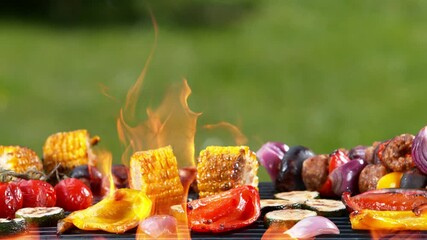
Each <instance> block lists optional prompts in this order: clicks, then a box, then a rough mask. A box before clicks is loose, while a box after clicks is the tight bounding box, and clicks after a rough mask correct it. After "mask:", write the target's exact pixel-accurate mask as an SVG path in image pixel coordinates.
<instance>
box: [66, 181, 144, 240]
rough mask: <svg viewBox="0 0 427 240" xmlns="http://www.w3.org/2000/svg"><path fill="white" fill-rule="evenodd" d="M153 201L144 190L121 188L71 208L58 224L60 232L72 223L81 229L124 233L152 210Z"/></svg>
mask: <svg viewBox="0 0 427 240" xmlns="http://www.w3.org/2000/svg"><path fill="white" fill-rule="evenodd" d="M151 207H152V202H151V200H150V199H149V198H148V197H147V196H146V195H145V193H144V192H142V191H139V190H134V189H127V188H122V189H118V190H116V191H115V192H114V193H113V194H112V195H109V196H108V197H106V198H104V199H103V200H101V201H100V202H98V203H97V204H95V205H92V206H90V207H89V208H86V209H84V210H79V211H75V212H72V213H71V214H70V215H68V216H67V217H66V218H64V219H63V220H62V223H60V224H58V233H62V232H64V231H66V230H67V229H68V228H69V227H71V226H72V225H74V226H76V227H77V228H79V229H82V230H103V231H106V232H110V233H124V232H126V231H127V230H129V229H132V228H135V227H136V226H138V224H139V222H140V221H142V220H144V219H145V218H147V217H148V216H149V215H150V213H151Z"/></svg>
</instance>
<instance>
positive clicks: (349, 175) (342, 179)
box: [329, 159, 367, 196]
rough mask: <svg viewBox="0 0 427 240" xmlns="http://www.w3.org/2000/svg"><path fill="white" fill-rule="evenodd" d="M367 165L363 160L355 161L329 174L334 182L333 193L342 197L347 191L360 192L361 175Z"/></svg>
mask: <svg viewBox="0 0 427 240" xmlns="http://www.w3.org/2000/svg"><path fill="white" fill-rule="evenodd" d="M366 165H367V162H366V161H364V160H363V159H354V160H351V161H350V162H348V163H346V164H344V165H342V166H340V167H338V168H336V169H334V170H333V171H332V173H330V174H329V178H330V179H331V181H332V191H333V192H334V193H335V194H336V195H337V196H341V194H343V192H346V191H350V192H352V193H355V192H358V179H359V175H360V172H362V170H363V168H364V167H365V166H366Z"/></svg>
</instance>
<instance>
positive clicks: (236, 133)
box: [203, 122, 248, 145]
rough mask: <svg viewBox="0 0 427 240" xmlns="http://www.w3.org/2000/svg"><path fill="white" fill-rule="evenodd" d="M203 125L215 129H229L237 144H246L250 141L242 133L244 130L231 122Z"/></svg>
mask: <svg viewBox="0 0 427 240" xmlns="http://www.w3.org/2000/svg"><path fill="white" fill-rule="evenodd" d="M203 127H204V128H205V129H208V130H214V129H225V130H227V131H228V132H229V133H231V135H232V136H233V138H234V141H235V143H236V144H237V145H244V144H246V143H247V142H248V139H247V138H246V136H245V135H244V134H243V133H242V131H241V130H240V129H239V128H238V127H237V126H235V125H233V124H231V123H229V122H219V123H217V124H206V125H204V126H203Z"/></svg>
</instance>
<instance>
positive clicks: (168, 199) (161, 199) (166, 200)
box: [129, 146, 184, 214]
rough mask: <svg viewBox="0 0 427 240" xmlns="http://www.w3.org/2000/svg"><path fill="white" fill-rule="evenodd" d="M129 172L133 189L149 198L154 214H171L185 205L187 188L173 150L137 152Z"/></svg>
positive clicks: (131, 161) (166, 148)
mask: <svg viewBox="0 0 427 240" xmlns="http://www.w3.org/2000/svg"><path fill="white" fill-rule="evenodd" d="M129 172H130V182H129V185H130V187H131V188H133V189H137V190H142V191H143V192H144V193H145V194H147V196H148V197H149V198H150V199H151V200H152V201H153V203H154V206H155V207H154V208H155V210H154V212H155V213H157V214H168V213H169V209H170V206H172V205H175V204H181V203H182V201H183V198H184V188H183V186H182V184H181V180H180V178H179V173H178V163H177V161H176V158H175V155H174V154H173V151H172V147H170V146H167V147H163V148H158V149H155V150H148V151H139V152H135V153H134V154H133V155H132V156H131V159H130V167H129Z"/></svg>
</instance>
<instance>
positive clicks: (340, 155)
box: [329, 149, 350, 173]
mask: <svg viewBox="0 0 427 240" xmlns="http://www.w3.org/2000/svg"><path fill="white" fill-rule="evenodd" d="M348 162H350V158H349V157H348V156H347V155H346V154H345V153H344V152H342V151H341V150H339V149H338V150H335V151H334V152H333V153H332V154H331V156H330V161H329V173H331V172H332V171H333V170H334V169H336V168H337V167H340V166H342V165H344V164H346V163H348Z"/></svg>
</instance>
